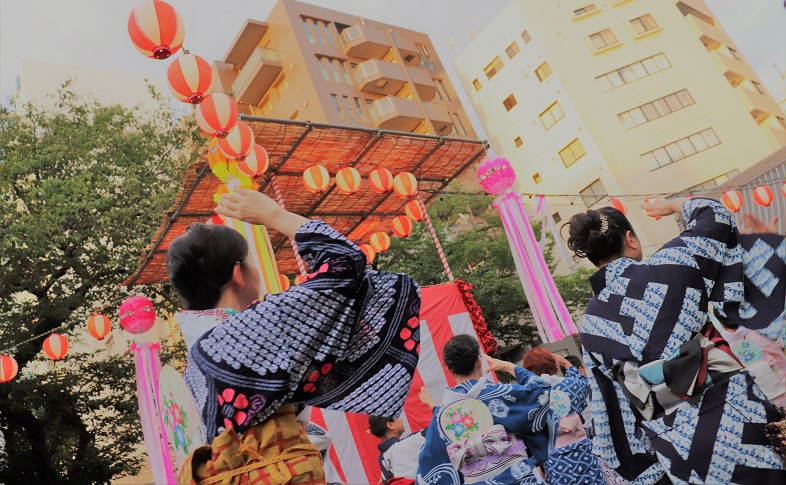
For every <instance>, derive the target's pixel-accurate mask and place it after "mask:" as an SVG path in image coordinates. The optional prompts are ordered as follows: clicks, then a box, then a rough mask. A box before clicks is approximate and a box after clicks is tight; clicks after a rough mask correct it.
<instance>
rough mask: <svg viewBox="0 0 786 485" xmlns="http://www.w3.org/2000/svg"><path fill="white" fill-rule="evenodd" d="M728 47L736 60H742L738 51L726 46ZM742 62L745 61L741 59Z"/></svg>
mask: <svg viewBox="0 0 786 485" xmlns="http://www.w3.org/2000/svg"><path fill="white" fill-rule="evenodd" d="M728 49H729V52H731V55H732V56H734V58H735V59H737V60H738V61H742V56H741V55H740V53H739V52H737V51H736V50H734V49H732V48H731V47H728ZM742 62H745V61H742Z"/></svg>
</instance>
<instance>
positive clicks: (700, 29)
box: [685, 15, 734, 51]
mask: <svg viewBox="0 0 786 485" xmlns="http://www.w3.org/2000/svg"><path fill="white" fill-rule="evenodd" d="M685 21H686V22H688V25H689V26H690V28H691V29H693V31H694V32H695V33H696V36H697V37H698V38H699V39H700V40H701V43H702V44H704V47H706V48H707V50H708V51H711V50H715V49H717V48H718V47H719V46H720V45H721V44H723V45H734V44H733V43H732V41H731V38H729V36H728V34H726V32H724V31H722V30H721V29H719V28H718V27H715V26H714V25H710V24H709V23H707V22H705V21H703V20H701V19H700V18H699V17H695V16H693V15H686V16H685Z"/></svg>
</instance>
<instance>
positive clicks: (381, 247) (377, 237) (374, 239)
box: [369, 231, 390, 253]
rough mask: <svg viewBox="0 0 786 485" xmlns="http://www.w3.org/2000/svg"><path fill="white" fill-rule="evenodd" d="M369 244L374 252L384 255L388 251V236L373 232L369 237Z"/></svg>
mask: <svg viewBox="0 0 786 485" xmlns="http://www.w3.org/2000/svg"><path fill="white" fill-rule="evenodd" d="M369 243H371V248H372V249H373V250H374V251H376V252H378V253H384V252H385V251H387V250H388V249H390V236H388V235H387V234H386V233H384V232H382V231H379V232H375V233H374V234H372V235H371V240H370V241H369Z"/></svg>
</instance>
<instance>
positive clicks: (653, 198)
mask: <svg viewBox="0 0 786 485" xmlns="http://www.w3.org/2000/svg"><path fill="white" fill-rule="evenodd" d="M644 202H646V203H648V204H649V203H650V202H655V197H650V198H648V199H644ZM647 217H649V218H651V219H655V220H656V221H659V220H660V219H661V216H647Z"/></svg>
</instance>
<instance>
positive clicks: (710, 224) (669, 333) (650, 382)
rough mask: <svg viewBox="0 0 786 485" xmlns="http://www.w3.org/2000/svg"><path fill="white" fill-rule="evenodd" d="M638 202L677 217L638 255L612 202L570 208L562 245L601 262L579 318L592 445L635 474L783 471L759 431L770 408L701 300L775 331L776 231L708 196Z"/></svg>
mask: <svg viewBox="0 0 786 485" xmlns="http://www.w3.org/2000/svg"><path fill="white" fill-rule="evenodd" d="M641 207H642V208H643V209H645V210H646V211H647V215H649V216H652V217H656V216H666V215H670V214H678V213H682V215H683V216H684V218H685V220H686V221H687V223H688V225H687V229H686V230H685V231H684V232H683V233H682V234H680V235H679V236H678V237H677V238H675V239H673V240H672V241H670V242H668V243H666V245H664V246H663V247H662V248H661V249H660V250H658V251H657V252H656V253H655V254H653V255H652V256H651V257H650V258H648V259H646V260H643V255H642V248H641V243H640V242H639V239H638V238H637V237H636V234H635V232H634V231H633V228H632V227H631V225H630V222H629V221H628V220H627V219H626V218H625V216H624V215H623V214H622V213H621V212H619V211H618V210H616V209H612V208H609V207H605V208H602V209H599V210H590V211H588V212H587V213H585V214H578V215H576V216H574V217H573V218H571V220H570V238H569V240H568V245H569V247H570V248H571V249H572V250H573V251H574V252H575V253H576V254H577V255H578V256H581V257H586V258H588V259H589V260H590V261H592V263H594V264H595V265H596V266H598V267H599V268H600V269H599V270H598V272H597V273H595V274H594V275H593V276H592V277H591V278H590V283H591V285H592V289H593V293H594V296H593V297H592V299H591V300H590V302H589V305H588V307H587V311H586V315H585V317H584V323H583V325H582V328H581V340H582V344H583V347H584V364H585V366H586V369H587V371H588V378H589V381H590V388H591V391H592V399H591V407H592V417H593V423H594V425H595V432H596V436H595V438H594V439H593V446H594V452H595V454H596V455H598V456H599V457H600V458H601V459H602V460H603V461H604V462H606V463H607V464H608V465H609V466H611V467H613V468H614V469H615V470H616V471H617V472H618V473H619V474H620V475H622V477H623V478H625V479H627V480H629V481H631V482H633V483H636V484H653V483H658V482H659V481H661V482H662V483H669V481H670V482H671V483H675V484H685V483H707V484H729V483H735V484H756V485H763V484H769V483H786V471H785V470H784V462H783V461H782V460H781V458H780V456H778V455H777V454H776V451H775V449H774V448H773V447H772V446H771V445H770V444H769V442H768V441H767V438H766V436H765V434H764V426H765V425H766V424H767V423H768V422H773V421H778V420H779V419H780V416H779V413H778V411H777V409H776V408H775V406H773V404H772V403H771V402H770V401H768V400H767V398H766V397H765V395H764V393H762V391H761V389H759V387H758V386H757V385H756V384H755V383H754V380H753V377H752V376H751V375H750V374H749V373H748V372H747V371H744V369H743V367H742V365H741V364H740V362H739V361H738V360H737V358H736V357H735V356H734V354H733V353H732V351H731V349H730V347H729V345H728V343H727V342H726V341H724V340H723V339H722V338H721V336H720V334H719V333H718V332H717V330H715V328H714V327H713V325H712V324H711V323H710V322H709V321H708V318H707V311H708V304H709V303H712V304H713V307H718V308H724V309H725V310H727V312H726V313H727V314H728V315H729V316H730V317H732V316H739V317H740V318H746V317H747V318H750V316H751V315H752V314H756V313H757V312H758V317H761V318H758V319H754V320H748V322H747V323H746V325H751V326H752V327H751V328H762V327H767V330H772V332H774V333H778V332H780V331H782V329H783V321H784V309H783V302H784V296H783V295H784V293H783V292H784V283H783V280H784V278H786V272H784V271H783V269H782V268H783V260H784V259H785V258H786V243H784V242H783V238H782V237H780V236H775V235H761V236H759V235H744V236H741V235H740V233H739V231H738V230H737V228H736V227H735V225H734V223H733V221H732V218H731V214H730V213H729V211H728V210H727V209H726V208H725V207H724V206H723V205H721V204H719V203H718V202H716V201H714V200H709V199H688V200H686V199H674V200H662V199H660V200H654V201H652V202H648V203H644V204H642V206H641ZM765 236H766V237H765ZM773 237H774V239H773ZM759 242H761V244H759ZM778 268H781V269H778ZM773 272H775V273H773ZM778 272H779V273H778ZM776 275H777V276H776ZM778 307H779V308H778ZM768 315H774V316H773V317H772V318H770V317H768ZM771 327H772V328H771Z"/></svg>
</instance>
